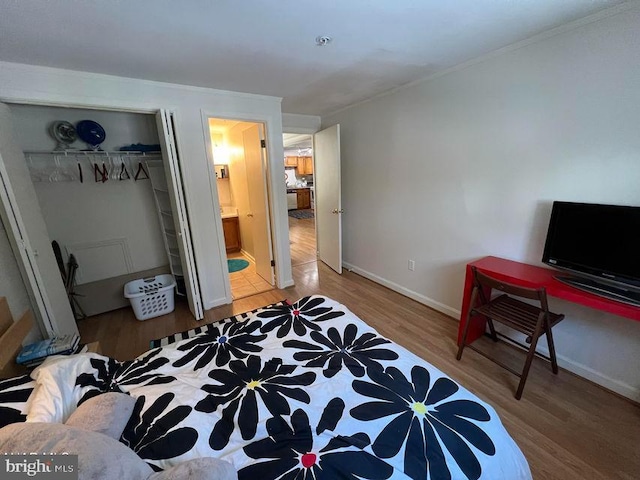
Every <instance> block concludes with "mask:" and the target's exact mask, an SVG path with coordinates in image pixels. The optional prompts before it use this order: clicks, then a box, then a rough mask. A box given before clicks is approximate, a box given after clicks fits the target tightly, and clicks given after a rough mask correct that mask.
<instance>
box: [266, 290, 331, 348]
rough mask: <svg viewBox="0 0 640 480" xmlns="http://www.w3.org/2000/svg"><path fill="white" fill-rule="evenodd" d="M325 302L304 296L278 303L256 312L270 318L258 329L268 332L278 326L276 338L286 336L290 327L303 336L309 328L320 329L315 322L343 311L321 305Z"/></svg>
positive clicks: (322, 299) (328, 318) (321, 299)
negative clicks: (289, 301) (288, 301)
mask: <svg viewBox="0 0 640 480" xmlns="http://www.w3.org/2000/svg"><path fill="white" fill-rule="evenodd" d="M324 302H325V299H324V298H321V297H304V298H301V299H300V300H298V301H297V302H296V303H294V304H292V305H279V306H275V307H272V308H267V309H266V310H264V311H262V312H260V313H258V314H257V316H258V317H259V318H265V319H267V318H271V319H273V320H270V321H268V322H267V323H265V324H264V325H263V326H262V328H261V329H260V331H261V332H262V333H265V332H270V331H271V330H273V329H275V328H278V331H277V332H276V335H277V337H278V338H283V337H286V336H287V335H288V334H289V332H290V331H291V329H292V328H293V331H294V332H295V334H296V335H298V336H300V337H301V336H303V335H305V334H306V333H307V329H309V330H316V331H317V330H320V327H319V326H318V325H316V323H315V322H323V321H326V320H330V319H332V318H336V317H341V316H342V315H344V312H340V311H337V310H333V309H332V308H331V307H321V306H320V305H321V304H322V303H324Z"/></svg>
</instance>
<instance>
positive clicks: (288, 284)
mask: <svg viewBox="0 0 640 480" xmlns="http://www.w3.org/2000/svg"><path fill="white" fill-rule="evenodd" d="M276 283H278V282H277V281H276ZM295 284H296V283H295V282H294V281H293V278H291V279H289V280H283V281H282V285H278V286H277V287H278V288H280V289H283V288H288V287H293V286H294V285H295Z"/></svg>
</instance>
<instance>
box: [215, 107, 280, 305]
mask: <svg viewBox="0 0 640 480" xmlns="http://www.w3.org/2000/svg"><path fill="white" fill-rule="evenodd" d="M208 122H209V134H210V141H211V154H212V168H213V170H214V172H215V179H216V186H217V191H218V201H219V207H220V213H221V217H222V229H223V232H224V243H225V250H226V252H227V269H228V272H229V288H230V292H231V297H232V298H233V299H234V300H237V299H239V298H243V297H247V296H250V295H255V294H257V293H261V292H265V291H268V290H272V289H273V288H275V275H274V266H275V263H274V254H273V237H272V227H271V225H272V219H271V206H270V201H271V200H270V198H271V195H270V192H269V189H268V183H269V182H268V175H269V168H268V159H267V149H266V146H265V126H264V124H263V123H259V122H250V121H241V120H233V119H224V118H209V119H208Z"/></svg>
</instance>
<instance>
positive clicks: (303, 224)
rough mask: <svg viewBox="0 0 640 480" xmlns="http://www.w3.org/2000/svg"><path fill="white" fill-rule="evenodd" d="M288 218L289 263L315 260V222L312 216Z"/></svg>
mask: <svg viewBox="0 0 640 480" xmlns="http://www.w3.org/2000/svg"><path fill="white" fill-rule="evenodd" d="M288 218H289V244H290V247H291V265H292V266H296V265H302V264H303V263H309V262H315V261H316V222H315V219H313V218H293V217H288Z"/></svg>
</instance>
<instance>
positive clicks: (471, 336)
mask: <svg viewBox="0 0 640 480" xmlns="http://www.w3.org/2000/svg"><path fill="white" fill-rule="evenodd" d="M472 290H473V274H472V272H471V266H470V265H467V273H466V275H465V277H464V294H463V297H462V308H461V309H460V311H461V312H460V323H459V324H458V345H460V344H461V343H462V335H463V334H464V326H465V323H466V320H467V313H468V312H469V309H470V308H471V305H469V303H470V302H471V291H472ZM485 293H486V294H487V295H489V294H490V293H491V292H490V291H489V292H485ZM487 298H488V297H487ZM469 320H470V322H471V325H469V333H467V345H468V344H470V343H472V342H473V341H474V340H477V339H478V338H480V337H481V336H482V335H483V334H484V332H485V329H486V324H487V320H486V319H485V318H484V317H483V316H481V315H476V316H474V317H471V318H470V319H469Z"/></svg>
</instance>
